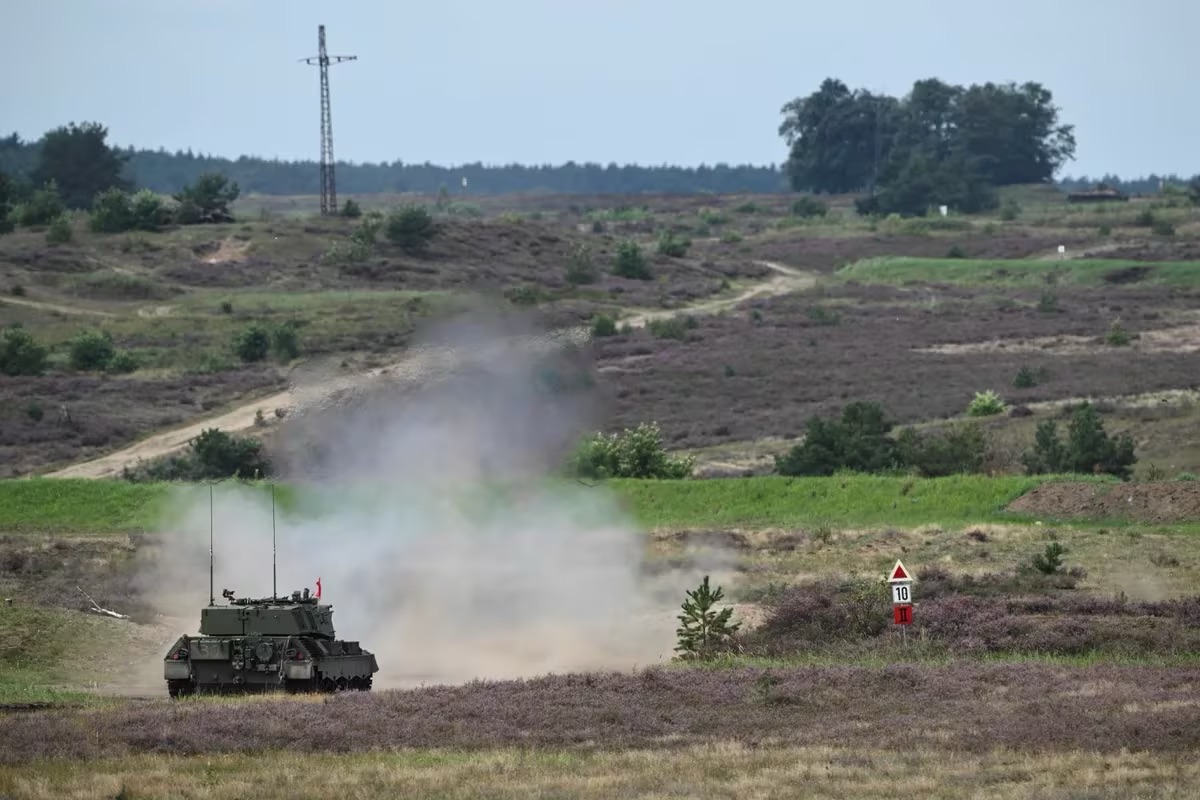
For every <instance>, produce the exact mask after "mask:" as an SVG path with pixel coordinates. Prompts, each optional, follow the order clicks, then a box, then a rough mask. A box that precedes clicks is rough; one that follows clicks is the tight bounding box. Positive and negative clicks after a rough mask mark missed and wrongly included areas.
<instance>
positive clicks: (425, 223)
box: [384, 204, 438, 254]
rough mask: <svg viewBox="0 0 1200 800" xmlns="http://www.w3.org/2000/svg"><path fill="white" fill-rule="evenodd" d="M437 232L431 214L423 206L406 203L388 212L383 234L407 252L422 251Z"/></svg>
mask: <svg viewBox="0 0 1200 800" xmlns="http://www.w3.org/2000/svg"><path fill="white" fill-rule="evenodd" d="M437 234H438V226H437V223H436V222H435V221H434V219H433V215H432V214H430V213H429V211H428V209H426V208H425V207H424V206H418V205H411V204H410V205H406V206H402V207H401V208H398V209H395V210H394V211H392V212H391V213H390V214H388V217H387V222H386V223H385V225H384V235H385V236H387V238H388V241H390V242H391V243H392V244H395V245H399V246H400V249H401V250H404V251H405V252H407V253H414V254H415V253H420V252H423V251H424V250H425V249H426V248H427V247H428V246H429V243H430V242H431V241H433V239H434V237H435V236H437Z"/></svg>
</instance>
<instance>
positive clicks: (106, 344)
mask: <svg viewBox="0 0 1200 800" xmlns="http://www.w3.org/2000/svg"><path fill="white" fill-rule="evenodd" d="M67 352H68V358H69V360H70V364H71V367H72V368H74V369H78V370H85V371H87V370H102V369H107V368H108V365H109V362H111V361H112V360H113V356H115V355H116V354H117V349H116V347H115V346H114V345H113V340H112V334H110V333H109V332H108V331H99V332H97V331H80V332H79V334H77V335H76V336H75V338H74V339H72V340H71V342H70V344H69V345H68V351H67Z"/></svg>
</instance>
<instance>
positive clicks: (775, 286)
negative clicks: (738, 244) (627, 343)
mask: <svg viewBox="0 0 1200 800" xmlns="http://www.w3.org/2000/svg"><path fill="white" fill-rule="evenodd" d="M756 263H758V264H762V265H763V266H764V267H767V268H768V269H770V270H773V271H774V272H775V274H774V275H772V276H771V277H770V278H768V279H767V280H765V281H763V282H762V283H757V284H755V285H754V286H751V287H750V288H748V289H746V290H745V291H743V292H740V293H738V294H737V295H734V296H733V297H724V298H721V299H718V300H706V301H704V302H702V303H697V304H695V305H692V306H688V307H687V308H679V309H665V310H663V311H647V312H644V313H641V314H636V315H634V316H632V317H626V318H625V319H623V320H621V323H622V324H624V323H629V325H630V326H632V327H634V328H641V327H645V325H646V324H647V323H649V322H651V321H653V320H656V319H667V318H669V317H673V316H675V315H676V314H715V313H716V312H718V311H721V310H723V309H726V308H733V307H734V306H736V305H738V304H739V303H744V302H746V301H747V300H751V299H753V298H755V297H777V296H779V295H782V294H789V293H791V292H799V291H803V290H804V289H810V288H812V287H813V286H815V285H816V283H817V278H816V276H815V275H813V274H812V273H810V272H805V271H804V270H800V269H796V268H795V267H789V266H786V265H784V264H779V263H777V262H775V261H758V262H756Z"/></svg>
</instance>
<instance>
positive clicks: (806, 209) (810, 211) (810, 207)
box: [792, 197, 829, 219]
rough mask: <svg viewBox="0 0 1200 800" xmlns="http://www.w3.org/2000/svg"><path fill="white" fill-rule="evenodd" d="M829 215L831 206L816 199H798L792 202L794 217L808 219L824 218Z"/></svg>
mask: <svg viewBox="0 0 1200 800" xmlns="http://www.w3.org/2000/svg"><path fill="white" fill-rule="evenodd" d="M828 213H829V206H827V205H825V204H824V203H822V202H821V201H820V200H818V199H817V198H815V197H798V198H796V199H795V200H793V201H792V216H793V217H800V218H801V219H808V218H812V217H823V216H825V215H826V214H828Z"/></svg>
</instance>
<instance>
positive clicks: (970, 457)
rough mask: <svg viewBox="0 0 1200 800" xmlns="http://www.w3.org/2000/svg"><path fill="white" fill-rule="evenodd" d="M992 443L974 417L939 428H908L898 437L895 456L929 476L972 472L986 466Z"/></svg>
mask: <svg viewBox="0 0 1200 800" xmlns="http://www.w3.org/2000/svg"><path fill="white" fill-rule="evenodd" d="M989 446H990V442H989V441H988V435H987V431H985V430H984V429H983V426H981V425H980V424H979V423H978V422H976V421H974V420H970V421H967V422H963V423H960V424H957V425H953V426H951V427H949V428H948V429H946V430H944V431H940V432H929V433H917V431H916V430H914V429H913V428H905V429H904V430H903V431H901V432H900V435H899V436H897V437H896V460H897V462H898V464H899V465H900V466H902V467H905V468H908V469H911V470H913V471H915V472H916V473H918V474H919V475H921V476H923V477H926V478H940V477H943V476H946V475H970V474H975V473H978V472H981V471H982V470H983V464H984V460H985V459H986V457H987V454H988V449H989Z"/></svg>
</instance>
